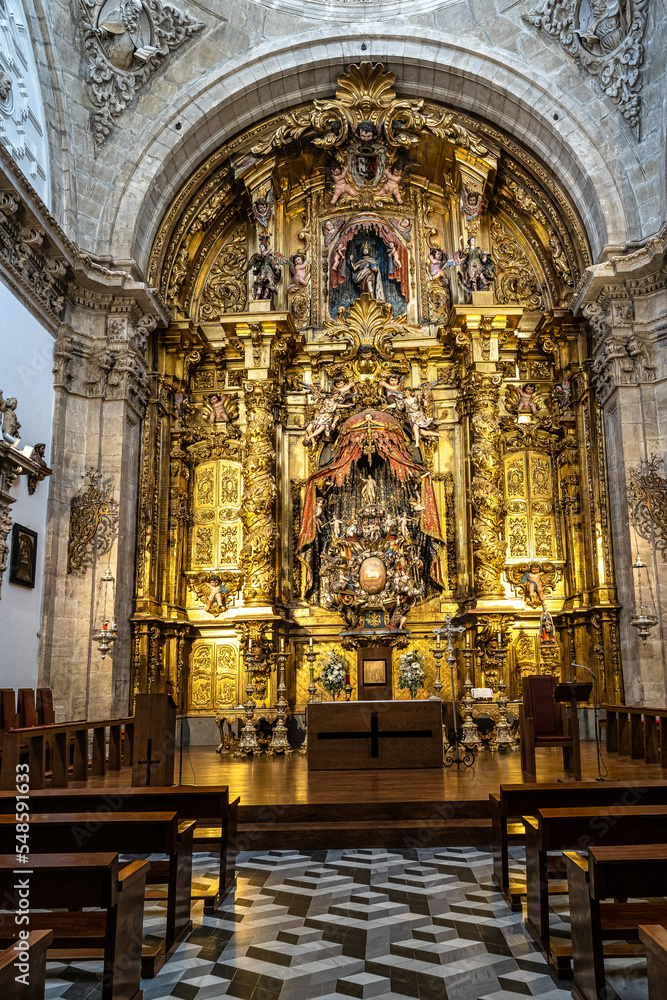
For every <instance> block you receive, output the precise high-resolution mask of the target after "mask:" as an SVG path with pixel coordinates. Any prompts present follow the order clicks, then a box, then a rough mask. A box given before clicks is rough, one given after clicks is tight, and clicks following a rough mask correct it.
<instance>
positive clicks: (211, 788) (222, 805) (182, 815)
mask: <svg viewBox="0 0 667 1000" xmlns="http://www.w3.org/2000/svg"><path fill="white" fill-rule="evenodd" d="M238 806H239V800H238V798H237V799H234V801H233V802H230V801H229V790H228V788H227V785H205V786H201V785H178V786H174V787H167V788H159V787H157V786H150V787H147V788H133V787H123V788H113V789H102V788H68V789H67V790H63V791H61V790H60V789H51V788H47V789H44V790H42V791H36V792H30V808H31V809H33V810H34V811H35V812H87V813H100V814H108V813H113V812H115V811H117V810H119V809H122V810H123V812H150V811H152V810H155V811H157V812H169V811H171V810H175V812H176V815H177V816H178V818H179V820H184V819H190V820H195V821H196V824H197V826H196V828H195V833H194V850H200V851H213V852H215V851H219V853H220V875H219V880H218V885H217V886H211V887H210V888H197V889H195V888H194V887H193V889H192V895H191V898H192V899H193V900H203V901H204V913H214V912H215V910H217V909H218V907H219V906H220V904H221V902H222V901H223V899H224V898H225V896H226V895H227V893H228V892H229V891H230V890H231V889H232V888H233V886H234V883H235V880H236V855H237V850H236V840H237V825H238ZM13 811H14V796H13V795H12V794H11V793H9V792H0V814H3V813H13ZM161 864H166V862H164V863H162V862H152V863H151V874H153V872H154V871H157V870H159V866H160V865H161Z"/></svg>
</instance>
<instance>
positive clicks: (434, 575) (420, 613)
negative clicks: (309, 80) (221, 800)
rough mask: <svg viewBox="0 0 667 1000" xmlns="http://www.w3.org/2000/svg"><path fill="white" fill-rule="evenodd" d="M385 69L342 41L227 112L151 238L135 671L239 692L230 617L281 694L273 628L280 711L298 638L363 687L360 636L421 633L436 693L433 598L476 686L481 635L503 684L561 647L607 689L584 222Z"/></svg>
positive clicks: (205, 711)
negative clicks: (287, 102) (306, 100)
mask: <svg viewBox="0 0 667 1000" xmlns="http://www.w3.org/2000/svg"><path fill="white" fill-rule="evenodd" d="M396 91H397V88H396V87H395V81H394V77H393V75H392V74H391V72H389V71H387V70H385V68H384V67H383V66H381V65H376V66H373V65H372V64H370V63H362V64H361V65H359V66H350V67H349V68H348V70H347V72H345V73H344V74H342V75H341V76H340V77H339V81H338V90H337V92H336V94H335V96H333V97H332V98H331V99H330V100H323V101H314V102H312V103H311V104H309V105H305V106H300V107H298V108H295V109H293V110H292V111H290V112H289V113H285V114H281V115H278V116H275V117H274V118H272V119H270V120H268V121H265V122H263V123H262V124H261V125H258V126H256V127H254V128H252V129H251V130H249V131H247V132H245V133H243V134H241V135H239V136H237V137H236V138H235V139H233V140H232V141H231V142H229V143H228V144H227V145H226V146H225V147H224V148H222V149H221V150H219V151H218V153H216V154H215V155H214V156H213V157H211V158H210V159H209V160H208V161H207V162H206V163H204V164H203V165H202V166H201V167H200V168H199V169H198V170H197V171H196V173H195V174H194V175H193V176H192V177H191V178H190V180H189V181H188V183H187V184H186V185H185V187H184V188H183V190H182V191H181V192H180V193H179V195H178V197H177V198H176V199H175V200H174V203H173V204H172V206H171V208H170V210H169V212H168V213H167V215H166V217H165V219H164V220H163V224H162V226H161V229H160V231H159V235H158V237H157V239H156V242H155V245H154V248H153V253H152V257H151V263H150V281H151V283H152V284H153V285H154V286H155V287H156V288H158V289H159V290H160V291H161V293H162V294H163V295H164V297H165V298H166V300H167V302H168V304H169V307H170V309H171V315H172V320H171V324H170V326H169V328H168V330H166V332H165V331H155V332H154V333H153V335H152V341H151V344H150V348H149V350H150V361H149V370H150V371H151V372H152V376H151V379H152V382H151V395H150V400H149V404H148V410H147V416H146V420H145V424H144V430H143V448H142V458H141V492H140V510H139V535H138V549H137V569H136V593H135V613H134V616H133V623H132V624H133V635H134V639H133V690H134V692H135V693H136V692H139V691H147V690H165V689H166V690H172V691H174V692H175V693H177V694H178V696H179V697H180V696H181V695H182V696H183V698H184V700H185V704H186V707H187V710H188V712H189V713H190V714H201V715H211V714H213V713H214V712H216V711H219V712H223V711H226V710H230V709H232V708H233V707H234V706H237V705H239V704H240V703H241V702H242V700H243V690H244V688H245V683H246V677H245V666H246V655H245V654H246V650H247V648H248V642H249V641H250V642H251V643H252V645H253V648H254V649H255V652H256V655H255V656H254V658H253V661H252V668H253V679H254V686H255V699H256V700H257V702H258V703H259V704H260V705H261V704H263V703H266V705H267V706H270V705H272V704H273V703H274V701H275V697H276V677H275V653H276V651H277V649H278V642H279V639H280V637H284V636H287V635H289V636H290V638H291V640H293V642H292V643H291V645H290V658H289V662H288V671H287V673H288V681H287V682H288V692H289V694H288V696H289V700H290V702H291V704H292V706H293V707H297V708H298V707H299V706H302V705H303V704H304V703H305V702H306V701H307V700H308V692H307V684H308V680H309V677H308V670H307V667H306V665H305V663H304V654H305V653H306V652H307V643H308V638H309V636H310V635H313V636H314V637H315V639H316V641H317V652H318V653H323V652H327V651H328V650H330V649H337V650H340V648H341V645H342V646H343V649H344V650H346V651H347V653H346V655H347V656H348V660H349V665H350V677H351V684H352V687H353V691H356V680H357V666H356V664H357V658H356V652H355V650H356V648H357V647H358V646H359V645H363V644H364V643H365V642H370V643H371V644H372V643H373V642H375V643H376V644H378V645H380V644H381V643H385V644H386V643H389V644H391V645H393V646H394V647H395V648H397V649H400V648H405V647H406V646H408V645H409V646H410V647H411V648H415V649H417V650H420V651H421V652H424V653H425V654H426V661H427V669H428V671H430V673H429V674H428V676H427V682H426V684H427V694H429V693H431V689H430V685H431V682H432V678H433V672H434V663H433V658H432V655H431V648H432V644H433V637H432V629H433V628H435V627H436V626H440V625H442V623H443V620H444V618H445V616H446V615H447V614H448V613H450V614H452V615H454V614H459V616H460V617H461V616H465V617H463V622H464V624H466V625H467V626H468V627H469V628H470V629H472V631H473V635H474V659H473V663H474V670H475V677H474V678H473V680H474V682H475V683H476V684H478V685H482V684H483V683H484V682H485V680H486V681H488V680H489V678H491V679H492V677H493V669H494V662H493V652H494V648H495V644H496V643H497V639H498V634H499V633H500V634H501V635H502V639H503V641H504V642H506V643H507V644H508V645H509V654H508V657H507V660H506V673H507V677H506V680H507V682H508V686H509V694H510V695H512V696H516V695H518V693H519V692H520V686H521V677H522V675H525V674H529V673H533V672H536V671H538V672H539V671H546V672H549V673H555V674H561V673H562V675H563V676H564V677H569V676H570V667H569V664H570V663H571V661H572V660H573V659H574V660H578V661H579V662H582V661H583V662H589V663H592V664H594V665H595V667H596V670H597V672H598V676H599V681H600V693H601V695H602V696H603V697H607V698H609V699H613V698H618V697H621V696H622V690H621V686H622V676H621V670H620V658H619V643H618V619H617V613H618V606H617V603H616V599H615V590H614V577H613V566H612V554H611V542H610V536H609V527H608V508H607V497H606V492H605V470H604V459H603V454H604V452H603V441H602V423H601V417H600V409H599V405H598V404H597V402H596V400H595V396H594V393H593V390H592V387H591V383H590V376H589V363H588V357H589V345H588V335H587V332H586V326H585V323H583V321H580V320H575V319H574V318H573V316H572V315H571V313H569V312H568V310H567V308H566V302H567V300H568V297H569V295H570V294H571V292H572V288H573V287H574V286H575V284H576V283H577V281H578V280H579V278H580V275H581V274H582V272H583V270H584V269H585V267H586V266H587V265H588V264H590V256H589V250H588V246H587V243H586V239H585V235H584V231H583V227H582V225H581V223H580V221H579V219H578V217H577V214H576V212H575V210H574V208H573V205H572V202H571V201H570V199H569V197H568V194H567V192H566V191H565V190H563V189H562V187H560V186H559V185H558V184H557V183H556V181H555V179H554V177H553V175H552V174H551V173H550V172H549V171H548V170H547V169H546V168H545V167H544V166H543V165H542V164H541V163H540V162H539V161H538V160H536V159H535V157H534V156H533V155H532V154H531V152H530V151H529V150H527V149H526V148H524V147H522V146H520V145H519V144H518V143H517V142H516V141H514V140H512V139H510V138H509V137H507V136H506V135H505V134H503V133H502V132H500V131H499V130H497V129H494V128H492V127H491V126H489V125H488V124H485V123H483V122H481V121H477V120H475V119H474V117H472V116H462V115H457V114H454V113H453V112H451V111H450V110H449V109H447V108H445V107H441V106H439V105H435V104H432V103H427V102H425V101H422V100H419V99H412V98H411V99H404V98H402V97H401V95H400V94H398V93H397V92H396ZM369 636H370V638H369ZM257 651H259V652H258V653H257ZM394 669H395V665H394ZM448 690H449V684H448V682H447V681H446V683H445V690H444V692H443V693H446V692H447V691H448ZM394 693H395V696H396V697H401V696H403V695H406V694H407V693H406V692H401V691H399V690H398V689H397V687H396V685H395V688H394ZM354 696H355V695H354V693H353V697H354Z"/></svg>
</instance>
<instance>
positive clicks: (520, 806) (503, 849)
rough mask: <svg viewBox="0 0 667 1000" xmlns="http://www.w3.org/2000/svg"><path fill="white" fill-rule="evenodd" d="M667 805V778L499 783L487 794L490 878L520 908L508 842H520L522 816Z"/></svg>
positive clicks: (523, 889)
mask: <svg viewBox="0 0 667 1000" xmlns="http://www.w3.org/2000/svg"><path fill="white" fill-rule="evenodd" d="M640 804H641V805H667V781H645V782H642V783H641V784H638V785H629V784H627V783H626V782H621V781H605V782H603V783H600V782H597V781H577V782H563V781H561V782H553V783H544V782H531V783H529V784H507V785H501V786H500V790H499V791H498V792H497V793H492V794H491V795H490V796H489V811H490V813H491V826H492V844H493V880H494V882H495V883H496V885H497V886H498V887H499V889H500V890H501V892H502V894H503V896H504V897H505V899H506V901H507V903H508V904H509V905H510V906H511V908H512V909H513V910H520V909H521V897H522V896H525V894H526V886H525V882H524V883H520V882H516V881H515V882H511V881H510V876H509V844H510V842H511V843H522V842H523V838H524V827H523V823H520V822H517V820H520V819H521V817H522V816H536V815H537V811H538V809H551V808H558V806H564V805H571V806H598V805H599V806H612V805H622V806H630V805H640Z"/></svg>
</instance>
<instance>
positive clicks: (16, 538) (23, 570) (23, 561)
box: [9, 524, 37, 590]
mask: <svg viewBox="0 0 667 1000" xmlns="http://www.w3.org/2000/svg"><path fill="white" fill-rule="evenodd" d="M36 566H37V532H36V531H33V530H32V529H31V528H24V526H23V525H22V524H15V525H13V527H12V554H11V559H10V562H9V582H10V583H15V584H17V586H19V587H28V588H29V589H31V590H32V588H33V587H34V586H35V567H36Z"/></svg>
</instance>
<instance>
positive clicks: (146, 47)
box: [79, 0, 204, 151]
mask: <svg viewBox="0 0 667 1000" xmlns="http://www.w3.org/2000/svg"><path fill="white" fill-rule="evenodd" d="M79 16H80V19H81V25H82V28H83V47H84V50H85V52H86V55H87V57H88V65H87V68H86V78H87V82H88V90H89V93H90V97H91V100H92V103H93V105H94V106H95V108H96V110H95V111H94V112H93V114H92V120H91V124H92V131H93V140H94V143H95V150H96V151H99V149H100V148H101V147H102V145H103V143H104V140H105V139H106V138H107V136H108V135H109V133H110V131H111V129H112V126H113V119H114V118H117V117H118V116H119V115H120V114H121V112H122V111H124V110H125V108H127V107H128V105H129V104H130V103H131V102H132V100H133V98H134V96H135V94H136V93H137V91H138V90H140V89H141V88H142V87H143V86H144V84H145V83H146V82H147V81H148V80H149V79H150V77H151V76H152V75H153V73H154V72H155V70H156V69H158V68H159V67H160V66H161V65H162V63H163V62H164V60H165V59H166V58H167V56H168V55H169V53H170V52H174V51H175V50H176V49H178V48H180V46H181V45H183V43H184V42H186V41H187V40H188V38H190V37H191V36H192V35H194V34H195V33H196V32H198V31H201V29H202V28H203V27H204V22H203V21H200V20H199V19H198V18H196V17H192V15H190V14H186V13H184V12H183V11H182V10H180V9H179V8H178V7H174V6H173V5H172V4H169V3H163V2H162V0H79Z"/></svg>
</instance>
